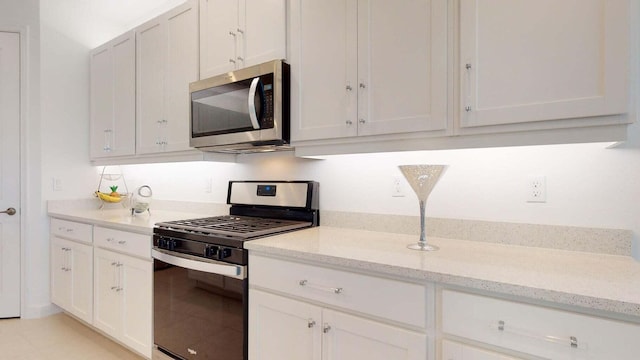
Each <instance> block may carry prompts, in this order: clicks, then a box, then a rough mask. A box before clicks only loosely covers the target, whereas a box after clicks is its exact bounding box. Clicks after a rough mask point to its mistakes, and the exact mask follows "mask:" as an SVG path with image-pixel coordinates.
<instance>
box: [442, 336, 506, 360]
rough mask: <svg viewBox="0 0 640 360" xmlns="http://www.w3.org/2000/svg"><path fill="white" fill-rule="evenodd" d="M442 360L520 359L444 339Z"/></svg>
mask: <svg viewBox="0 0 640 360" xmlns="http://www.w3.org/2000/svg"><path fill="white" fill-rule="evenodd" d="M441 358H442V360H518V359H517V358H514V357H509V356H505V355H502V354H499V353H496V352H493V351H488V350H483V349H478V348H475V347H471V346H468V345H464V344H460V343H457V342H453V341H448V340H443V341H442V356H441Z"/></svg>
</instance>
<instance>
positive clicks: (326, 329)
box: [322, 323, 331, 334]
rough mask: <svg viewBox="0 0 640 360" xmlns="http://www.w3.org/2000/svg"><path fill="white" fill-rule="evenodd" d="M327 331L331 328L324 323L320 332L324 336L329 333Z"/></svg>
mask: <svg viewBox="0 0 640 360" xmlns="http://www.w3.org/2000/svg"><path fill="white" fill-rule="evenodd" d="M329 330H331V326H329V324H326V323H325V324H324V325H323V326H322V332H323V333H325V334H326V333H328V332H329Z"/></svg>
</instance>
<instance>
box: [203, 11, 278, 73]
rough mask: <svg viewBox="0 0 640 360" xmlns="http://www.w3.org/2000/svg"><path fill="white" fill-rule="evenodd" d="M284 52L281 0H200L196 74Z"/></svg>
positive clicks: (269, 58)
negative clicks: (198, 69)
mask: <svg viewBox="0 0 640 360" xmlns="http://www.w3.org/2000/svg"><path fill="white" fill-rule="evenodd" d="M285 55H286V3H285V1H284V0H200V78H202V79H204V78H208V77H211V76H214V75H219V74H222V73H225V72H228V71H231V70H235V69H239V68H243V67H246V66H251V65H256V64H260V63H263V62H266V61H270V60H273V59H284V58H285Z"/></svg>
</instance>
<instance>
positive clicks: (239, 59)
mask: <svg viewBox="0 0 640 360" xmlns="http://www.w3.org/2000/svg"><path fill="white" fill-rule="evenodd" d="M236 59H238V61H244V58H243V57H242V56H238V57H237V58H236Z"/></svg>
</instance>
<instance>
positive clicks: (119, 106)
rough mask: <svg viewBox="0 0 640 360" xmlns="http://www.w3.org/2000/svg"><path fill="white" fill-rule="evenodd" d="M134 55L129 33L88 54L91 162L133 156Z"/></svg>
mask: <svg viewBox="0 0 640 360" xmlns="http://www.w3.org/2000/svg"><path fill="white" fill-rule="evenodd" d="M135 51H136V48H135V34H134V32H128V33H126V34H124V35H122V36H119V37H117V38H115V39H113V40H112V41H110V42H108V43H106V44H104V45H102V46H100V47H98V48H96V49H94V50H92V51H91V53H90V59H91V60H90V62H91V90H90V91H91V95H90V96H91V106H90V107H91V110H90V112H91V117H90V125H89V127H90V142H91V148H90V157H91V159H96V158H104V157H114V156H123V155H133V154H134V153H135V121H136V106H135V99H136V92H135V91H136V82H135V81H136V78H135V71H136V63H135V61H136V52H135Z"/></svg>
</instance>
